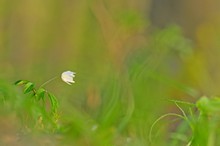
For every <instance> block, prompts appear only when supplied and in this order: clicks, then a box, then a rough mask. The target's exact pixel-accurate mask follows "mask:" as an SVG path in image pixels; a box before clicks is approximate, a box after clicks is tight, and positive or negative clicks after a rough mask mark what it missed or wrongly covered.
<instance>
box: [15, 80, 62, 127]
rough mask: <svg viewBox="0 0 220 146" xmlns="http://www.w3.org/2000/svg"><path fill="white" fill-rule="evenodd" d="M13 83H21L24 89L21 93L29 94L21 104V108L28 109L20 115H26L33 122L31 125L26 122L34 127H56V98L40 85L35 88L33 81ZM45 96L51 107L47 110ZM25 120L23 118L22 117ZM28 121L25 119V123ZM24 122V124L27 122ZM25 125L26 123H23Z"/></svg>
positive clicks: (16, 83)
mask: <svg viewBox="0 0 220 146" xmlns="http://www.w3.org/2000/svg"><path fill="white" fill-rule="evenodd" d="M15 85H23V86H24V90H23V93H24V94H27V93H30V94H29V96H27V97H26V98H27V99H24V101H23V104H22V105H23V106H24V107H21V108H24V109H25V108H27V109H26V110H28V111H27V112H26V114H27V115H25V113H23V114H24V115H22V116H21V117H25V116H28V117H29V119H30V120H31V121H32V122H33V124H32V125H30V124H28V125H29V126H31V127H33V125H35V126H34V127H35V128H41V129H42V130H46V131H48V130H53V131H54V130H56V129H54V128H57V118H58V117H59V116H58V101H57V98H56V97H55V96H54V95H53V94H52V93H50V92H48V91H47V90H46V89H44V88H42V87H40V88H39V89H36V87H35V86H34V83H32V82H30V81H27V80H18V81H16V82H15ZM46 97H48V98H49V101H50V105H51V109H50V110H49V111H47V107H46V106H47V103H46ZM20 114H22V113H20ZM22 120H25V119H22ZM26 122H27V123H28V122H30V121H25V123H26ZM27 123H26V124H27ZM24 126H27V125H24Z"/></svg>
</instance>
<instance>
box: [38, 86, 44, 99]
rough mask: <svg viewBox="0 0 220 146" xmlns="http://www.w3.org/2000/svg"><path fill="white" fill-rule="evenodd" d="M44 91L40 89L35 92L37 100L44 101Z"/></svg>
mask: <svg viewBox="0 0 220 146" xmlns="http://www.w3.org/2000/svg"><path fill="white" fill-rule="evenodd" d="M45 92H46V90H45V89H44V88H40V89H38V90H37V92H36V96H37V100H40V99H44V95H45Z"/></svg>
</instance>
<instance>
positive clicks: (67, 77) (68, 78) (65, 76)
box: [61, 71, 76, 85]
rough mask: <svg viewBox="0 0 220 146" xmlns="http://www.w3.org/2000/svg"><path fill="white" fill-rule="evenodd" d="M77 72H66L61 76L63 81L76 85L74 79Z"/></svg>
mask: <svg viewBox="0 0 220 146" xmlns="http://www.w3.org/2000/svg"><path fill="white" fill-rule="evenodd" d="M75 74H76V73H75V72H72V71H65V72H63V73H62V74H61V79H62V80H63V81H64V82H66V83H67V84H69V85H71V84H73V83H75V81H73V78H74V77H75Z"/></svg>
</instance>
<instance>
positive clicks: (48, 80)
mask: <svg viewBox="0 0 220 146" xmlns="http://www.w3.org/2000/svg"><path fill="white" fill-rule="evenodd" d="M56 78H57V77H54V78H52V79H50V80H48V81H46V82H44V83H43V84H42V85H41V86H40V87H39V88H41V87H43V86H45V85H46V84H48V83H49V82H51V81H53V80H55V79H56Z"/></svg>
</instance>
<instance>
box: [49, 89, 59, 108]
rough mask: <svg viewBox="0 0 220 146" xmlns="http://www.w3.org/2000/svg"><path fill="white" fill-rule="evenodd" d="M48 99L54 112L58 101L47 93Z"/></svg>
mask: <svg viewBox="0 0 220 146" xmlns="http://www.w3.org/2000/svg"><path fill="white" fill-rule="evenodd" d="M48 97H49V99H50V102H51V105H52V110H53V112H56V111H57V108H58V101H57V99H56V97H55V96H54V95H53V94H51V93H49V92H48Z"/></svg>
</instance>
